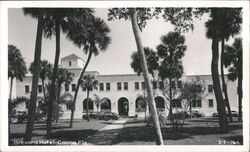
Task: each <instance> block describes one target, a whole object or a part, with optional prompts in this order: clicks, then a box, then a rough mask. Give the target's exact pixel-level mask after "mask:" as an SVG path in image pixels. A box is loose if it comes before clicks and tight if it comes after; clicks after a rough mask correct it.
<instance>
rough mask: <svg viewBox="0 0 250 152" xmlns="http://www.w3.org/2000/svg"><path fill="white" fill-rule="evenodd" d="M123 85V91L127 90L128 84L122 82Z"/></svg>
mask: <svg viewBox="0 0 250 152" xmlns="http://www.w3.org/2000/svg"><path fill="white" fill-rule="evenodd" d="M123 85H124V86H123V87H124V90H128V82H124V83H123Z"/></svg>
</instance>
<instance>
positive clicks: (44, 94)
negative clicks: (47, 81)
mask: <svg viewBox="0 0 250 152" xmlns="http://www.w3.org/2000/svg"><path fill="white" fill-rule="evenodd" d="M42 87H43V96H44V101H45V102H46V101H47V100H46V93H45V85H44V80H43V79H42Z"/></svg>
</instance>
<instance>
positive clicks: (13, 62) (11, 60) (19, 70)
mask: <svg viewBox="0 0 250 152" xmlns="http://www.w3.org/2000/svg"><path fill="white" fill-rule="evenodd" d="M26 73H27V68H26V63H25V61H24V58H23V56H22V54H21V52H20V50H19V49H18V48H17V47H16V46H14V45H8V78H9V79H10V94H9V99H11V98H12V85H13V79H14V78H16V79H17V80H20V81H23V78H24V77H25V74H26Z"/></svg>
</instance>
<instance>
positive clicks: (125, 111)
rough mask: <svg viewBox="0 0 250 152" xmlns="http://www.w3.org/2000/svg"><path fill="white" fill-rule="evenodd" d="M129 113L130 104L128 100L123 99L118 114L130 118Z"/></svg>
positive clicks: (119, 103) (120, 101)
mask: <svg viewBox="0 0 250 152" xmlns="http://www.w3.org/2000/svg"><path fill="white" fill-rule="evenodd" d="M128 111H129V102H128V99H127V98H125V97H122V98H120V99H119V100H118V112H119V115H124V116H128Z"/></svg>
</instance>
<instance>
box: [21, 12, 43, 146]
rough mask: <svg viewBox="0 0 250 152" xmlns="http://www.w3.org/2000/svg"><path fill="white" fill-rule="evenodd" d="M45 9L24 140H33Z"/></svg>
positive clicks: (41, 20) (41, 17) (37, 46)
mask: <svg viewBox="0 0 250 152" xmlns="http://www.w3.org/2000/svg"><path fill="white" fill-rule="evenodd" d="M42 26H43V11H42V10H40V13H39V16H38V24H37V34H36V45H35V55H34V73H33V77H32V91H31V95H30V104H29V109H28V122H27V125H26V130H25V135H24V141H31V138H32V132H33V122H34V119H35V110H36V101H37V85H38V79H39V71H40V60H41V48H42V34H43V31H42V30H43V27H42Z"/></svg>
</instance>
